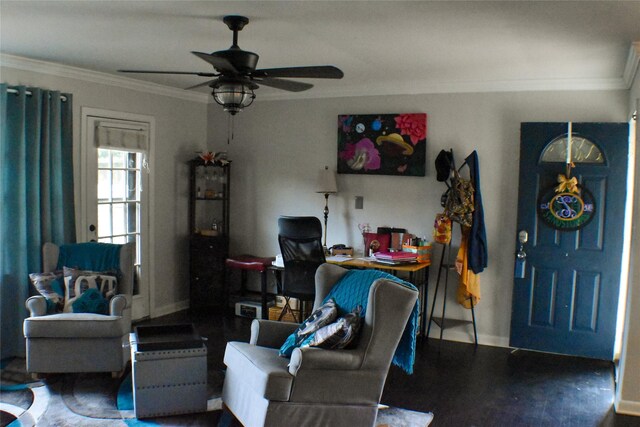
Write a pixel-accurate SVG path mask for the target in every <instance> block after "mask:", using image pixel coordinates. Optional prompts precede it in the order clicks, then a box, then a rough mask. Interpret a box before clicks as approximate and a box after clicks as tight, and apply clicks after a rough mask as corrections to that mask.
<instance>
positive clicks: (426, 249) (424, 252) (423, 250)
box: [402, 245, 431, 262]
mask: <svg viewBox="0 0 640 427" xmlns="http://www.w3.org/2000/svg"><path fill="white" fill-rule="evenodd" d="M402 251H403V252H410V253H413V254H418V258H417V259H418V262H430V261H431V245H426V246H411V245H402Z"/></svg>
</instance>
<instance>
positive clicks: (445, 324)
mask: <svg viewBox="0 0 640 427" xmlns="http://www.w3.org/2000/svg"><path fill="white" fill-rule="evenodd" d="M437 244H439V245H440V246H442V254H441V256H440V264H439V266H438V279H437V280H436V289H435V292H434V294H433V301H432V303H431V315H430V316H429V325H428V326H427V334H426V335H425V338H427V339H428V338H429V332H430V330H431V323H432V322H433V323H435V324H436V325H437V326H438V327H439V328H440V343H442V337H443V334H444V330H445V329H449V328H455V327H458V326H462V325H469V324H471V325H473V337H474V341H475V346H476V347H477V346H478V332H477V329H476V314H475V310H474V308H473V298H472V297H469V302H470V304H471V319H472V320H463V319H449V318H447V317H445V316H446V309H447V289H448V286H449V273H450V272H451V271H452V270H453V271H455V269H456V266H455V260H452V257H451V242H449V243H447V244H442V243H437ZM445 259H446V262H445ZM443 272H444V292H443V295H442V315H441V316H440V317H434V314H433V312H434V309H435V307H436V300H437V299H438V291H439V289H440V280H441V279H442V274H443Z"/></svg>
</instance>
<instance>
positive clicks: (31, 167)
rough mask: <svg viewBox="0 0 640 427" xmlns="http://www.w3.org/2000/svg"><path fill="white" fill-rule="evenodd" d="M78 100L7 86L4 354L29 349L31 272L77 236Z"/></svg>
mask: <svg viewBox="0 0 640 427" xmlns="http://www.w3.org/2000/svg"><path fill="white" fill-rule="evenodd" d="M62 97H64V98H66V100H65V101H63V99H62ZM71 101H72V99H71V95H69V94H64V95H62V94H61V93H60V92H56V91H48V90H42V89H38V88H26V87H24V86H16V87H11V88H9V87H8V86H7V85H6V84H0V122H1V128H0V188H1V189H2V190H1V191H2V204H1V206H0V246H1V248H0V252H1V254H0V279H1V280H2V281H1V282H0V310H1V313H0V318H1V320H2V329H1V331H0V332H1V333H2V340H1V342H2V344H1V354H0V356H1V358H2V359H5V358H7V357H12V356H19V355H23V354H24V353H25V349H24V338H23V335H22V321H23V320H24V318H25V317H27V310H26V308H25V305H24V303H25V300H26V299H27V298H28V297H29V295H30V286H31V285H30V283H29V273H34V272H40V271H41V269H42V254H41V247H42V244H43V243H44V242H54V243H58V244H63V243H74V242H75V241H76V236H75V216H74V203H73V158H72V157H73V138H72V106H71Z"/></svg>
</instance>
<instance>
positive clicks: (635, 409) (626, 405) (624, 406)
mask: <svg viewBox="0 0 640 427" xmlns="http://www.w3.org/2000/svg"><path fill="white" fill-rule="evenodd" d="M615 408H616V414H623V415H633V416H636V417H640V402H634V401H633V400H620V401H619V402H617V404H616V405H615Z"/></svg>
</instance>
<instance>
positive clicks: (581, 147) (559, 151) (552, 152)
mask: <svg viewBox="0 0 640 427" xmlns="http://www.w3.org/2000/svg"><path fill="white" fill-rule="evenodd" d="M541 160H542V162H545V163H550V162H562V163H566V161H567V137H566V136H559V137H557V138H555V139H554V140H553V141H551V142H550V143H549V144H547V146H546V147H545V148H544V150H543V152H542V159H541ZM571 161H572V162H573V163H576V164H578V163H604V154H603V153H602V151H600V149H599V148H598V146H597V145H596V144H595V143H593V142H591V141H589V140H588V139H587V138H584V137H582V136H579V135H573V136H572V137H571Z"/></svg>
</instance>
